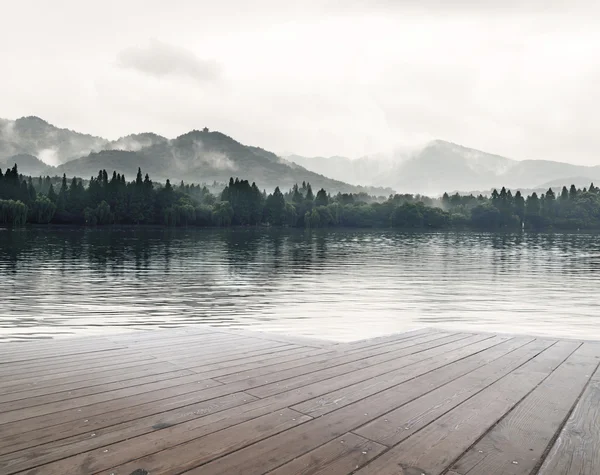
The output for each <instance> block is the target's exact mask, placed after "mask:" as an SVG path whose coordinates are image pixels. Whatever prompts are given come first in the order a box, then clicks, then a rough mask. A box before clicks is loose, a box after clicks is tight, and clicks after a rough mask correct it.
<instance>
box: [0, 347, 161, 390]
mask: <svg viewBox="0 0 600 475" xmlns="http://www.w3.org/2000/svg"><path fill="white" fill-rule="evenodd" d="M138 361H142V362H145V363H150V362H153V361H156V358H154V357H152V356H147V355H143V354H140V353H133V354H129V355H115V356H112V355H111V356H105V357H104V358H102V359H98V360H92V361H80V362H71V363H69V364H66V365H56V366H41V367H38V368H36V369H34V368H29V369H24V368H10V369H8V368H7V369H5V371H4V372H3V373H2V374H0V378H2V380H3V381H7V382H8V383H14V382H17V381H27V379H31V380H34V381H38V380H40V379H41V378H42V377H43V376H48V377H49V376H58V375H64V376H67V375H69V374H72V373H76V372H78V371H88V370H92V371H93V370H94V369H95V368H100V369H101V368H111V367H113V366H114V365H119V364H127V363H135V362H138ZM48 379H49V378H48Z"/></svg>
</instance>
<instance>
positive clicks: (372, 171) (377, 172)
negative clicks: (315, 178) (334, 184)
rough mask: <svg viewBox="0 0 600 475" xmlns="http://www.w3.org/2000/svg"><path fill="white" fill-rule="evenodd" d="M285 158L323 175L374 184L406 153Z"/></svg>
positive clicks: (291, 156) (399, 161)
mask: <svg viewBox="0 0 600 475" xmlns="http://www.w3.org/2000/svg"><path fill="white" fill-rule="evenodd" d="M285 158H286V159H287V160H289V161H291V162H293V163H296V164H298V165H300V166H303V167H304V168H307V169H308V170H312V171H314V172H317V173H320V174H322V175H325V176H330V177H335V178H336V179H338V180H342V181H345V182H348V183H354V184H357V185H358V184H360V185H374V184H375V183H378V182H379V181H380V177H381V176H383V175H385V173H387V171H388V170H390V169H391V168H392V167H393V166H394V165H396V164H398V163H401V162H402V161H403V160H406V158H407V156H406V154H403V153H401V152H396V153H394V154H392V155H384V154H380V155H374V156H365V157H360V158H357V159H354V160H353V159H351V158H347V157H340V156H333V157H303V156H300V155H287V156H286V157H285Z"/></svg>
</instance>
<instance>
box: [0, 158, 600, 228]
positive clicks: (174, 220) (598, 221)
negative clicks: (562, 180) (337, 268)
mask: <svg viewBox="0 0 600 475" xmlns="http://www.w3.org/2000/svg"><path fill="white" fill-rule="evenodd" d="M213 186H216V183H215V184H214V185H213ZM55 189H58V190H59V191H58V193H56V191H55ZM0 200H2V203H3V204H2V206H3V207H2V213H3V214H2V217H1V218H0V219H1V221H0V222H1V223H10V224H19V225H21V224H24V223H25V222H26V221H29V222H31V223H40V224H45V223H49V222H54V223H70V224H89V225H105V224H112V223H115V224H136V225H138V224H163V225H166V226H231V225H241V226H257V225H261V224H264V225H270V226H290V227H299V228H302V227H306V228H325V227H334V226H343V227H390V226H391V227H395V228H400V229H424V230H438V229H447V228H450V227H457V228H475V229H483V230H490V231H495V230H504V229H506V230H520V229H522V228H524V229H528V230H546V229H600V189H599V188H597V187H596V186H594V184H593V183H592V184H590V186H589V188H587V189H586V188H584V189H583V190H579V189H577V188H576V187H575V186H571V187H570V189H568V188H567V187H564V188H563V189H562V191H561V193H560V196H559V197H558V198H557V195H556V194H555V192H554V191H553V190H552V189H548V190H547V191H546V192H545V193H543V194H541V195H540V196H538V195H537V194H536V193H533V194H532V195H531V196H528V197H526V198H525V197H524V196H522V195H521V192H520V191H517V192H516V193H515V195H514V196H513V194H512V192H511V190H508V189H506V188H501V190H500V192H498V191H497V190H493V192H492V193H491V195H490V197H489V198H488V197H484V196H482V195H479V196H473V195H460V194H458V193H454V194H453V195H449V194H448V193H444V195H443V196H442V197H441V198H430V197H427V196H421V195H412V194H395V195H390V196H389V197H388V198H385V197H373V196H368V195H367V194H365V193H358V194H342V193H338V194H337V195H335V196H333V197H332V196H330V195H329V194H328V193H327V191H326V190H325V189H323V188H321V189H320V190H319V191H318V192H317V195H316V196H314V195H313V192H312V188H311V185H310V183H307V182H303V183H302V185H301V186H299V185H298V184H296V185H294V186H293V187H292V189H290V190H289V191H288V192H286V193H285V194H284V193H282V192H281V190H280V189H279V188H275V190H274V191H273V193H271V194H269V195H267V194H266V192H265V191H260V189H259V188H258V186H257V185H256V184H255V183H252V184H250V183H249V182H248V181H247V180H241V179H239V178H236V179H233V178H231V179H230V180H229V183H228V184H227V185H226V186H225V187H224V189H223V191H222V193H221V194H220V195H219V197H218V198H217V197H216V196H215V195H214V194H212V193H211V192H210V191H209V189H208V188H207V187H206V186H204V185H203V186H199V185H194V184H185V183H183V182H181V183H180V184H179V185H177V186H175V187H174V186H172V185H171V183H170V181H169V180H167V182H166V183H165V184H164V185H161V184H155V183H153V182H152V180H150V177H149V176H148V175H147V174H146V175H143V173H142V170H141V169H138V171H137V174H136V177H135V180H134V181H132V182H127V181H126V179H125V176H124V175H121V174H119V173H116V172H113V173H112V177H110V178H109V175H108V174H107V172H106V170H100V171H99V172H98V175H97V176H96V177H91V178H90V180H89V181H86V182H85V184H84V181H83V180H81V179H78V178H70V179H69V180H68V179H67V177H66V175H63V176H62V179H61V178H59V177H54V178H52V179H51V178H50V177H45V178H43V177H38V178H36V179H32V178H31V177H23V176H22V175H20V174H19V172H18V170H17V167H16V165H15V166H14V167H12V168H9V169H7V170H6V172H4V173H2V172H1V171H0ZM23 210H25V214H24V215H23ZM23 216H24V217H23Z"/></svg>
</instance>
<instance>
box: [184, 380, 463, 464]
mask: <svg viewBox="0 0 600 475" xmlns="http://www.w3.org/2000/svg"><path fill="white" fill-rule="evenodd" d="M431 374H432V373H428V374H425V375H421V376H420V377H419V378H415V379H413V380H412V381H409V382H407V383H404V384H401V385H398V386H395V387H393V388H390V389H387V390H385V391H382V392H380V393H378V394H375V395H373V396H369V397H367V398H365V399H363V400H361V401H357V402H355V403H352V404H350V405H348V406H345V407H343V408H341V409H338V410H336V411H334V412H331V413H329V414H326V415H324V416H322V417H319V418H317V419H314V420H312V421H310V422H308V423H306V424H303V425H302V426H299V427H298V428H294V429H291V430H289V431H287V432H285V433H282V434H279V435H278V436H277V437H276V438H274V437H271V438H269V439H266V440H264V441H262V442H259V443H256V444H253V445H252V446H250V447H247V448H246V449H242V450H240V451H238V452H236V453H234V454H231V455H229V456H226V457H223V458H221V459H218V460H215V461H212V462H209V463H208V464H206V465H203V466H201V467H199V468H197V469H194V470H192V471H190V473H195V474H213V473H215V474H217V473H218V474H229V473H244V474H249V475H252V474H262V473H264V472H267V471H269V470H272V469H275V468H277V467H278V466H280V465H282V464H284V463H287V462H289V461H290V460H292V459H294V458H296V457H298V456H301V455H302V454H304V453H306V452H308V451H311V450H314V449H316V448H317V447H319V446H321V445H323V444H326V443H328V442H330V441H331V440H333V439H335V438H336V437H339V436H341V435H343V434H345V433H346V432H348V431H351V430H353V429H355V428H357V427H360V426H362V425H364V424H365V423H366V422H369V421H370V420H373V419H375V418H377V417H379V416H381V415H383V414H385V413H387V412H389V411H390V410H392V409H393V408H396V407H398V406H401V405H403V404H406V403H407V402H409V401H411V400H413V399H416V398H418V397H419V396H421V395H422V394H423V393H426V392H428V391H431V390H433V389H435V388H436V387H437V386H443V385H444V384H447V383H448V382H449V381H452V379H453V377H452V375H444V374H443V373H442V374H440V375H438V376H437V378H436V381H435V384H434V385H433V387H432V382H431V381H430V379H431ZM415 376H417V375H415ZM319 385H320V386H322V383H321V384H319ZM436 385H437V386H436ZM315 386H317V384H315ZM261 402H262V401H261Z"/></svg>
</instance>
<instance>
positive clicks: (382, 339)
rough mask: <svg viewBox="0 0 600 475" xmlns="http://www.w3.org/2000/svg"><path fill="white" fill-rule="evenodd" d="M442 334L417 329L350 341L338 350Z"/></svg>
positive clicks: (426, 329) (430, 329) (436, 331)
mask: <svg viewBox="0 0 600 475" xmlns="http://www.w3.org/2000/svg"><path fill="white" fill-rule="evenodd" d="M438 332H443V331H442V330H438V329H436V328H418V329H416V330H410V331H407V332H401V333H394V334H392V335H385V336H377V337H374V338H366V339H363V340H356V341H351V342H348V343H340V344H339V345H338V346H339V349H340V350H342V351H345V350H348V349H353V348H366V347H372V346H377V345H381V344H384V343H394V342H398V341H401V340H406V339H409V338H414V337H415V336H422V335H427V334H433V333H438Z"/></svg>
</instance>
